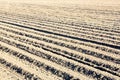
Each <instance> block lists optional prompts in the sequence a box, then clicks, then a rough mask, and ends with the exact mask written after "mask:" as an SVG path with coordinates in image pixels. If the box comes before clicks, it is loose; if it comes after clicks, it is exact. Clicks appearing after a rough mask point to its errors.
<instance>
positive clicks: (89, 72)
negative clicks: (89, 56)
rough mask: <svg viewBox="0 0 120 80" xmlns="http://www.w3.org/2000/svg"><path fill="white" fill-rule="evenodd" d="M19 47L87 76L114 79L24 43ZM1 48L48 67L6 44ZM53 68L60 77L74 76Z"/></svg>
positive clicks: (67, 78) (66, 79)
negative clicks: (9, 47) (31, 47)
mask: <svg viewBox="0 0 120 80" xmlns="http://www.w3.org/2000/svg"><path fill="white" fill-rule="evenodd" d="M13 44H14V43H13ZM17 47H19V48H20V49H23V50H26V51H27V52H29V53H31V54H34V55H37V56H39V57H40V56H41V57H43V58H45V59H47V60H51V61H54V62H56V63H57V64H60V65H62V66H65V67H68V68H71V69H72V70H74V71H78V72H79V73H82V74H84V75H86V76H91V77H93V78H96V79H99V80H104V79H107V80H114V79H113V78H110V77H107V76H104V75H103V74H99V73H96V72H95V71H92V70H89V69H86V68H85V67H82V66H79V65H75V64H73V63H71V62H67V61H63V60H61V59H57V58H55V57H52V56H50V55H43V54H42V52H39V51H35V50H34V49H30V48H29V47H25V46H22V45H20V44H19V45H17ZM1 49H2V51H5V52H8V53H11V54H13V55H15V56H16V57H20V59H24V60H28V61H29V62H31V63H33V64H34V63H37V64H38V65H39V67H40V66H43V67H45V69H46V66H45V64H42V63H40V62H37V61H34V60H33V59H32V58H28V57H26V56H24V55H23V54H20V53H18V52H14V51H13V50H10V49H8V48H6V47H4V46H1ZM36 66H37V65H36ZM47 68H48V71H49V67H47ZM51 69H52V68H50V71H51V72H52V73H53V74H56V75H58V76H59V77H62V76H63V77H62V78H63V79H65V80H69V79H71V78H73V77H72V76H69V75H67V73H58V71H57V70H55V69H52V70H51ZM59 74H61V75H62V76H61V75H59Z"/></svg>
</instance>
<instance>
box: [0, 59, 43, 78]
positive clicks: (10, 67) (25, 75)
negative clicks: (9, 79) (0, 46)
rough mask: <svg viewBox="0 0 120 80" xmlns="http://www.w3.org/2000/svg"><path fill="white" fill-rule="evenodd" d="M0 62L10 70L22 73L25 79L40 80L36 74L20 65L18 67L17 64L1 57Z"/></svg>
mask: <svg viewBox="0 0 120 80" xmlns="http://www.w3.org/2000/svg"><path fill="white" fill-rule="evenodd" d="M0 64H2V65H4V66H5V67H7V68H9V69H10V70H11V71H14V72H16V73H17V74H20V75H22V76H23V77H24V79H26V80H42V79H41V78H39V77H38V76H36V75H34V74H31V73H30V72H27V71H25V70H23V69H22V68H21V67H18V66H17V65H13V64H12V63H9V62H7V61H6V60H4V59H2V58H0Z"/></svg>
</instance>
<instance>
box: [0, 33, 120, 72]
mask: <svg viewBox="0 0 120 80" xmlns="http://www.w3.org/2000/svg"><path fill="white" fill-rule="evenodd" d="M1 35H2V33H1ZM3 35H4V36H5V37H7V38H12V39H14V40H18V41H20V42H22V43H26V44H30V45H33V46H35V47H38V48H42V49H45V50H47V51H50V52H52V53H55V54H57V55H62V56H64V57H67V58H70V59H72V60H75V61H77V62H81V63H84V64H86V65H89V66H92V67H94V66H97V67H95V68H97V69H103V70H104V67H105V68H107V69H110V70H112V71H116V72H117V71H118V72H119V68H116V67H113V66H111V65H109V64H104V63H102V62H97V61H96V60H91V59H89V58H84V57H82V56H80V55H77V54H74V53H72V52H68V51H65V50H61V49H59V48H55V47H51V46H49V45H45V44H43V43H38V42H35V41H32V40H30V39H24V38H21V37H19V36H12V35H7V34H3ZM86 62H87V63H86ZM91 64H93V65H91Z"/></svg>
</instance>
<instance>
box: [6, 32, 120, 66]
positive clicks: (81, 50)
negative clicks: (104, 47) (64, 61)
mask: <svg viewBox="0 0 120 80" xmlns="http://www.w3.org/2000/svg"><path fill="white" fill-rule="evenodd" d="M8 31H11V32H13V33H15V34H18V35H22V36H25V37H29V38H33V39H37V40H41V41H44V42H48V43H52V44H55V45H58V46H62V47H66V48H69V49H72V50H76V51H78V52H81V53H85V54H87V55H92V56H95V57H97V58H101V59H104V60H107V61H112V62H114V63H117V64H120V63H119V62H120V60H119V59H115V58H112V57H111V56H108V55H104V54H101V53H98V52H94V51H90V50H86V49H82V48H78V47H76V46H73V45H68V44H65V43H62V42H56V41H53V40H49V39H48V38H47V39H46V38H41V37H36V36H33V35H30V34H25V33H21V32H17V31H13V30H8Z"/></svg>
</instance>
